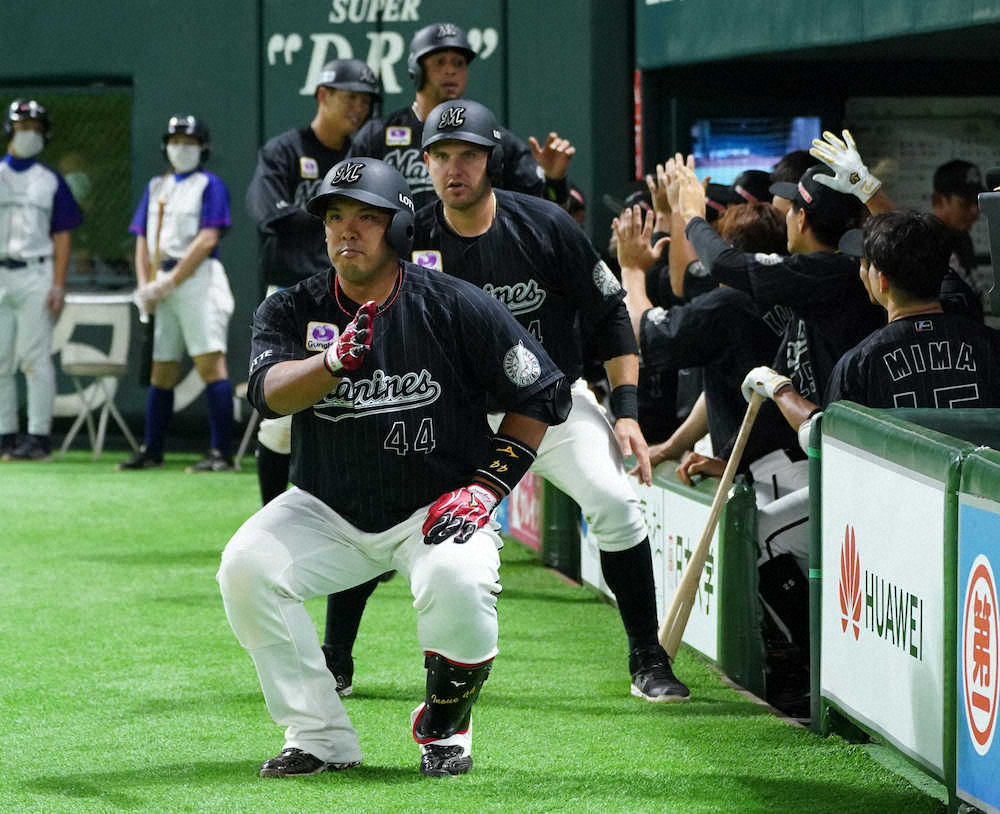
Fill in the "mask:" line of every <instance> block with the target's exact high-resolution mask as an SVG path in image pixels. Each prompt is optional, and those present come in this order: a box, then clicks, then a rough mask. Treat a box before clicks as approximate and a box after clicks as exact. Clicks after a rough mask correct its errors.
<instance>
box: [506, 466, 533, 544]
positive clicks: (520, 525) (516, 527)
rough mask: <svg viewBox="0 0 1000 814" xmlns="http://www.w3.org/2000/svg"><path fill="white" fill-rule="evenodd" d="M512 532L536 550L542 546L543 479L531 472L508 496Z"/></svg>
mask: <svg viewBox="0 0 1000 814" xmlns="http://www.w3.org/2000/svg"><path fill="white" fill-rule="evenodd" d="M507 502H508V505H509V508H508V521H509V523H510V533H511V534H513V535H514V536H515V537H517V539H518V540H520V541H521V542H522V543H524V544H525V545H528V546H531V547H532V548H533V549H535V550H536V551H540V550H541V548H542V479H541V478H539V477H536V476H535V474H534V473H533V472H529V473H528V474H527V475H525V476H524V477H523V478H521V480H520V481H519V482H518V484H517V486H515V487H514V490H513V491H512V492H511V493H510V495H509V496H508V498H507Z"/></svg>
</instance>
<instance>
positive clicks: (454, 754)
mask: <svg viewBox="0 0 1000 814" xmlns="http://www.w3.org/2000/svg"><path fill="white" fill-rule="evenodd" d="M421 752H422V754H421V755H420V773H421V774H422V775H425V776H426V777H453V776H455V775H459V774H465V773H466V772H467V771H469V769H471V768H472V755H470V754H468V753H467V752H466V750H465V749H464V748H463V747H461V746H438V745H437V744H434V743H428V744H427V745H426V746H422V747H421Z"/></svg>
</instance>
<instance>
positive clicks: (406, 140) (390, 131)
mask: <svg viewBox="0 0 1000 814" xmlns="http://www.w3.org/2000/svg"><path fill="white" fill-rule="evenodd" d="M412 141H413V131H412V130H411V129H410V128H409V127H387V128H386V129H385V146H386V147H409V146H410V143H411V142H412Z"/></svg>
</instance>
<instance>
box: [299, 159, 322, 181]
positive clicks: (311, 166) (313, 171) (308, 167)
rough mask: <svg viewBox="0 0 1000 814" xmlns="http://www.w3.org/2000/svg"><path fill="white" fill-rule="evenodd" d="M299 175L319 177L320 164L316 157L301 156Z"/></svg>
mask: <svg viewBox="0 0 1000 814" xmlns="http://www.w3.org/2000/svg"><path fill="white" fill-rule="evenodd" d="M299 175H301V176H302V177H303V178H319V164H318V163H317V162H316V159H315V158H310V157H309V156H307V155H302V156H299Z"/></svg>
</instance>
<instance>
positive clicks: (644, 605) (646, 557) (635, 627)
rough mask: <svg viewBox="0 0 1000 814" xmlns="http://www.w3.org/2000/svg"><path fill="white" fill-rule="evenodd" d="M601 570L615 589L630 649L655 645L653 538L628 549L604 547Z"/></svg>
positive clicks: (613, 589)
mask: <svg viewBox="0 0 1000 814" xmlns="http://www.w3.org/2000/svg"><path fill="white" fill-rule="evenodd" d="M601 572H602V573H603V574H604V579H605V581H606V582H607V583H608V587H609V588H611V590H612V591H614V592H615V599H616V600H617V602H618V612H619V613H620V614H621V617H622V622H623V623H624V625H625V633H626V635H627V636H628V647H629V650H630V651H631V650H635V649H636V648H645V647H652V646H653V645H655V644H656V643H657V641H656V588H655V587H654V585H653V555H652V554H651V553H650V551H649V538H648V537H647V538H646V539H645V540H643V541H642V542H641V543H639V544H638V545H635V546H632V548H628V549H626V550H625V551H602V552H601Z"/></svg>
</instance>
